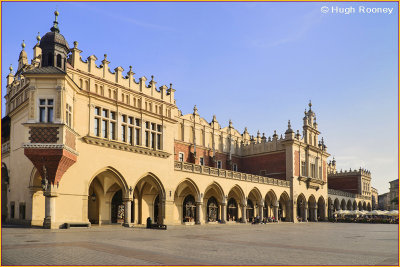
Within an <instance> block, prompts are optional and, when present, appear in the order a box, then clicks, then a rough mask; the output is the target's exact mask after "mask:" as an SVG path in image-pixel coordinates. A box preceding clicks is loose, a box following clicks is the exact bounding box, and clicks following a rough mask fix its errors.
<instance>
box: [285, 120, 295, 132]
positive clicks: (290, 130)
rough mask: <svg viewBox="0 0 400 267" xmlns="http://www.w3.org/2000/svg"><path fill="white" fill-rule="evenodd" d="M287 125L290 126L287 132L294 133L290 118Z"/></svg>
mask: <svg viewBox="0 0 400 267" xmlns="http://www.w3.org/2000/svg"><path fill="white" fill-rule="evenodd" d="M287 127H288V128H287V130H286V132H285V134H290V133H293V130H292V125H291V124H290V120H288V126H287Z"/></svg>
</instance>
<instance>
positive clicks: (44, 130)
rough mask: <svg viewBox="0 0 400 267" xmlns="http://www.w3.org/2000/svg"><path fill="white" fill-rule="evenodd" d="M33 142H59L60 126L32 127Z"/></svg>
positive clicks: (30, 132) (31, 139) (31, 136)
mask: <svg viewBox="0 0 400 267" xmlns="http://www.w3.org/2000/svg"><path fill="white" fill-rule="evenodd" d="M29 134H30V136H29V140H30V141H31V143H57V141H58V127H30V130H29Z"/></svg>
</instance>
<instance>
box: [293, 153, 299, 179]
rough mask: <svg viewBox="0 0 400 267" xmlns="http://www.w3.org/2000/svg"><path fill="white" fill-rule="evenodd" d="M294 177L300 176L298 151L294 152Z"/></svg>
mask: <svg viewBox="0 0 400 267" xmlns="http://www.w3.org/2000/svg"><path fill="white" fill-rule="evenodd" d="M294 175H295V176H300V155H299V151H297V150H295V151H294Z"/></svg>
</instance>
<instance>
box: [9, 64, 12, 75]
mask: <svg viewBox="0 0 400 267" xmlns="http://www.w3.org/2000/svg"><path fill="white" fill-rule="evenodd" d="M8 69H9V70H10V73H12V72H13V67H12V64H10V67H9V68H8Z"/></svg>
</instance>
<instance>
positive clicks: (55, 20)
mask: <svg viewBox="0 0 400 267" xmlns="http://www.w3.org/2000/svg"><path fill="white" fill-rule="evenodd" d="M58 15H60V13H58V11H57V10H56V11H54V16H55V19H54V21H53V27H51V29H50V30H51V31H52V32H58V33H59V32H60V29H59V28H58V21H57V17H58Z"/></svg>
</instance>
